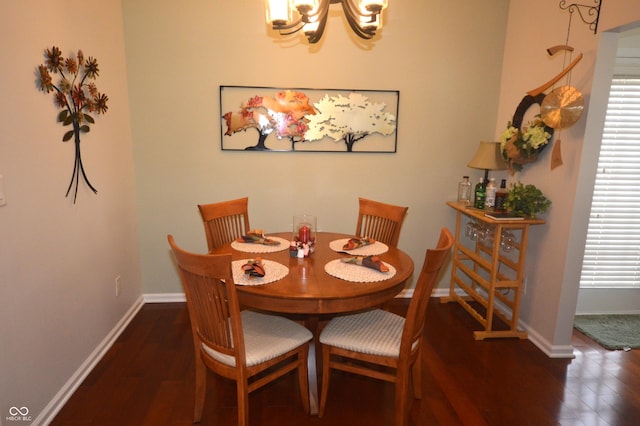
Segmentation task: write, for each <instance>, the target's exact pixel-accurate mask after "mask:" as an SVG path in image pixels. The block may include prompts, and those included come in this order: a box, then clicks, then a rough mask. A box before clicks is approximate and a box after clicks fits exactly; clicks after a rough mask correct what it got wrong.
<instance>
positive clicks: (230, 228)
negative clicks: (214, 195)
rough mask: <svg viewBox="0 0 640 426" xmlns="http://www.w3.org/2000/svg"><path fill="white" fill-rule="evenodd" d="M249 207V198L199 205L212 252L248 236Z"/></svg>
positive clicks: (208, 244)
mask: <svg viewBox="0 0 640 426" xmlns="http://www.w3.org/2000/svg"><path fill="white" fill-rule="evenodd" d="M248 205H249V198H248V197H245V198H238V199H237V200H230V201H223V202H220V203H213V204H199V205H198V210H200V215H201V216H202V222H203V224H204V230H205V234H206V236H207V246H208V248H209V251H210V252H211V251H213V250H214V249H217V248H220V247H222V246H224V245H225V244H228V243H230V242H232V241H233V240H235V239H237V238H239V237H241V236H242V235H246V233H247V232H248V231H249V230H250V229H251V228H250V227H249V213H248Z"/></svg>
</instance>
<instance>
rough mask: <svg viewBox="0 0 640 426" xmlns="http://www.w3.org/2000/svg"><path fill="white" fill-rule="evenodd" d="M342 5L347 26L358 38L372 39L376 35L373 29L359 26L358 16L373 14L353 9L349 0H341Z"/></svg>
mask: <svg viewBox="0 0 640 426" xmlns="http://www.w3.org/2000/svg"><path fill="white" fill-rule="evenodd" d="M342 6H343V9H344V14H345V17H346V18H347V22H348V23H349V26H350V27H351V29H352V30H353V32H354V33H356V35H357V36H358V37H360V38H363V39H365V40H369V39H372V38H373V37H374V36H375V35H376V30H375V29H370V30H364V29H363V28H362V27H361V26H360V17H367V16H374V14H361V13H359V12H357V11H354V10H353V5H352V4H351V1H350V0H344V1H343V2H342Z"/></svg>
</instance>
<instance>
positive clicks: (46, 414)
mask: <svg viewBox="0 0 640 426" xmlns="http://www.w3.org/2000/svg"><path fill="white" fill-rule="evenodd" d="M143 305H144V298H143V296H140V297H139V298H138V299H137V300H136V301H135V302H134V303H133V305H132V306H131V307H130V308H129V310H128V311H127V312H126V313H125V314H124V316H123V317H122V318H121V319H120V321H118V323H117V324H116V325H115V327H113V329H112V330H111V331H110V332H109V334H107V336H106V337H105V338H104V339H102V341H101V342H100V344H99V345H98V346H97V347H96V348H95V349H94V350H93V352H91V354H90V355H89V357H88V358H87V359H86V360H85V361H84V362H83V363H82V364H81V365H80V367H79V368H78V369H77V370H76V372H75V373H73V375H72V376H71V378H70V379H69V380H67V382H66V383H65V384H64V386H62V388H61V389H60V390H59V391H58V393H57V394H56V395H55V396H54V397H53V399H52V400H51V401H49V403H48V404H47V406H46V407H44V409H43V410H42V411H41V412H40V414H39V415H38V417H36V419H35V420H34V421H33V423H32V425H41V424H42V425H48V424H49V423H51V422H52V421H53V419H54V418H55V416H56V415H57V414H58V412H59V411H60V410H61V409H62V407H63V406H64V404H66V403H67V401H68V400H69V398H71V395H73V393H74V392H75V391H76V389H78V387H79V386H80V385H81V384H82V382H83V381H84V379H86V378H87V376H88V375H89V373H91V371H92V370H93V368H94V367H95V366H96V364H98V362H99V361H100V360H101V359H102V357H103V356H104V354H105V353H106V352H107V351H108V350H109V348H111V346H112V345H113V343H114V342H115V341H116V339H117V338H118V336H120V334H122V332H123V331H124V330H125V329H126V328H127V326H128V325H129V323H130V322H131V320H132V319H133V318H134V317H135V316H136V314H137V313H138V311H139V310H140V309H141V308H142V306H143Z"/></svg>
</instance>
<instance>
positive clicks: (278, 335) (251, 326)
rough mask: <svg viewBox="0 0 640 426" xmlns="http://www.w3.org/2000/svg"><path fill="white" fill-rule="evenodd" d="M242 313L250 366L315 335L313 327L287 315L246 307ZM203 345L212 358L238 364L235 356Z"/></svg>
mask: <svg viewBox="0 0 640 426" xmlns="http://www.w3.org/2000/svg"><path fill="white" fill-rule="evenodd" d="M240 315H241V317H242V329H243V331H244V347H245V352H246V359H247V366H252V365H256V364H260V363H262V362H264V361H268V360H270V359H273V358H276V357H278V356H280V355H282V354H284V353H287V352H289V351H290V350H293V349H295V348H297V347H298V346H301V345H303V344H304V343H305V342H308V341H309V340H311V339H312V338H313V335H312V334H311V332H310V331H309V330H307V329H306V328H305V327H303V326H301V325H300V324H298V323H296V322H294V321H291V320H289V319H287V318H283V317H280V316H276V315H266V314H262V313H259V312H254V311H242V312H241V313H240ZM202 348H203V349H204V351H205V352H206V353H207V354H209V355H210V356H211V357H212V358H214V359H216V360H218V361H220V362H222V363H224V364H227V365H231V366H235V365H236V360H235V358H234V357H232V356H229V355H224V354H221V353H220V352H218V351H215V350H213V349H211V348H210V347H208V346H206V345H205V344H203V345H202Z"/></svg>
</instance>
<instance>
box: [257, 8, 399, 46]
mask: <svg viewBox="0 0 640 426" xmlns="http://www.w3.org/2000/svg"><path fill="white" fill-rule="evenodd" d="M265 2H266V3H265V6H266V10H267V24H269V25H271V26H272V27H273V29H274V30H276V31H278V32H279V33H280V34H281V35H289V34H293V33H296V32H298V31H300V30H302V31H304V35H305V36H306V37H307V39H308V40H309V43H317V42H318V41H319V40H320V38H321V37H322V34H323V33H324V28H325V26H326V24H327V15H328V13H329V5H330V4H333V3H341V4H342V9H343V10H344V14H345V16H346V18H347V22H348V23H349V26H350V27H351V29H352V30H353V32H354V33H356V35H358V37H361V38H363V39H366V40H368V39H371V38H373V36H375V35H376V31H377V30H378V29H380V28H382V11H383V10H384V9H386V7H387V2H388V0H265Z"/></svg>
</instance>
